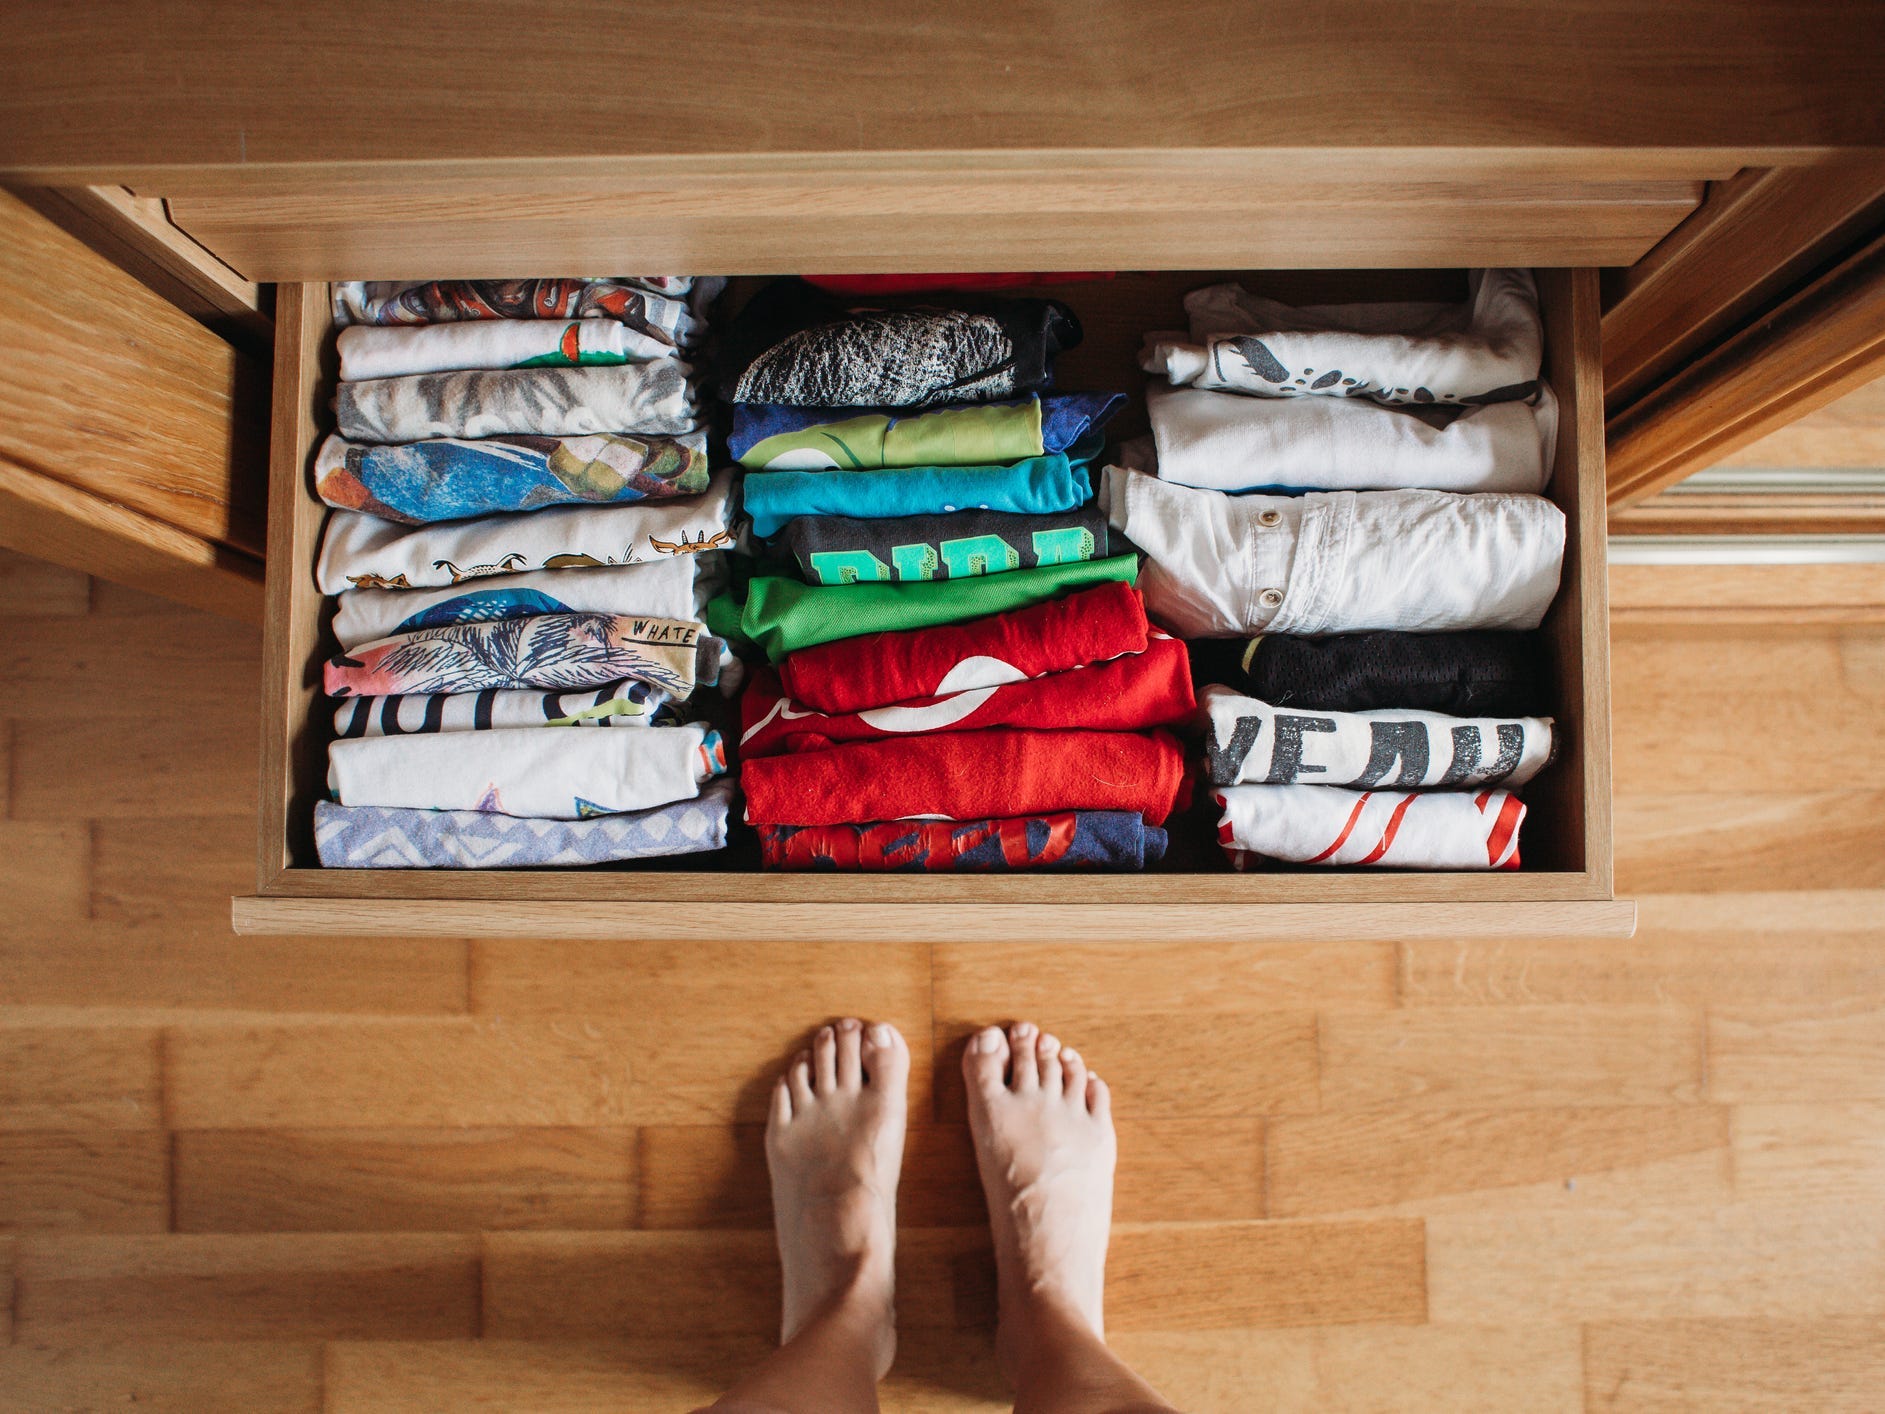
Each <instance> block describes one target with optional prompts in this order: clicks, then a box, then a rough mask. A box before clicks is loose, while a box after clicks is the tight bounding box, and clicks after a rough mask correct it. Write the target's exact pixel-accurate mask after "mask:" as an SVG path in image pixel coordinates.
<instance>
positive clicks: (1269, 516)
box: [1257, 511, 1283, 525]
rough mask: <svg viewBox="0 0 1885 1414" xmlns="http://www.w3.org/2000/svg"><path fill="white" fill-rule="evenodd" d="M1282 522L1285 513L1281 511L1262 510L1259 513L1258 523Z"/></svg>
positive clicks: (1276, 523)
mask: <svg viewBox="0 0 1885 1414" xmlns="http://www.w3.org/2000/svg"><path fill="white" fill-rule="evenodd" d="M1282 523H1283V513H1282V512H1281V511H1262V512H1260V513H1259V514H1258V515H1257V524H1258V525H1281V524H1282Z"/></svg>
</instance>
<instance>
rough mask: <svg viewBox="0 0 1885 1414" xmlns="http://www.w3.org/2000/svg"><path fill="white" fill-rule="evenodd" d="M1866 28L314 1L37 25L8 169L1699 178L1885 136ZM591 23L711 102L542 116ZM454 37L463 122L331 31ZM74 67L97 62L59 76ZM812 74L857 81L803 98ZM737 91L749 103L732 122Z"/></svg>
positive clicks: (13, 114) (93, 15)
mask: <svg viewBox="0 0 1885 1414" xmlns="http://www.w3.org/2000/svg"><path fill="white" fill-rule="evenodd" d="M1864 14H1865V12H1864V10H1863V9H1862V8H1860V7H1854V6H1851V5H1841V4H1828V3H1813V4H1807V5H1805V6H1803V7H1802V8H1801V9H1800V10H1799V11H1798V12H1797V13H1796V16H1795V23H1792V24H1787V25H1778V24H1775V23H1774V22H1773V19H1772V15H1771V12H1770V11H1768V10H1767V9H1765V8H1763V7H1762V6H1760V5H1758V4H1753V3H1745V2H1744V0H1741V2H1738V3H1731V4H1714V5H1703V4H1700V3H1698V0H1681V2H1680V3H1676V4H1671V5H1667V6H1658V7H1656V8H1654V9H1652V10H1648V11H1644V12H1641V13H1638V12H1636V11H1630V12H1627V13H1626V12H1620V11H1618V10H1615V9H1613V8H1610V7H1606V6H1603V5H1600V4H1595V3H1577V4H1567V5H1563V6H1554V7H1551V8H1550V9H1549V10H1542V11H1541V10H1530V9H1526V8H1523V7H1515V6H1510V5H1498V4H1488V5H1475V6H1472V7H1469V8H1468V9H1467V10H1465V11H1456V12H1453V19H1454V23H1452V24H1450V25H1447V26H1438V25H1436V24H1434V23H1433V16H1432V15H1431V14H1429V13H1426V12H1424V11H1422V10H1419V9H1410V10H1407V11H1402V12H1397V13H1393V14H1384V15H1382V16H1381V17H1380V18H1379V20H1378V22H1377V23H1374V24H1371V25H1369V26H1368V27H1366V29H1365V30H1364V31H1362V32H1359V33H1357V32H1356V31H1355V30H1354V28H1353V27H1352V26H1347V25H1342V24H1340V23H1338V22H1337V21H1336V19H1335V18H1334V17H1332V16H1323V15H1318V14H1315V13H1311V12H1302V13H1295V14H1290V15H1279V16H1276V17H1273V18H1266V21H1265V22H1263V23H1258V22H1257V21H1256V20H1255V19H1254V18H1235V17H1233V18H1232V19H1230V20H1228V21H1227V20H1226V19H1225V17H1223V16H1220V15H1205V14H1197V15H1180V16H1166V17H1159V18H1157V19H1155V18H1154V17H1153V16H1151V15H1148V14H1146V13H1145V12H1143V11H1141V10H1139V9H1136V8H1135V7H1133V6H1131V5H1126V4H1120V3H1113V0H1108V2H1107V3H1102V4H1098V5H1084V6H1078V7H1074V6H1069V5H1066V4H1060V3H1053V0H1039V2H1038V3H1030V4H1025V5H1022V6H1019V7H1016V6H1012V5H1010V6H1002V7H996V6H992V5H989V4H985V3H973V4H968V5H957V6H944V5H940V4H935V3H929V0H925V3H921V4H917V5H914V6H912V7H910V8H909V9H907V10H903V11H899V12H898V13H897V14H896V15H894V16H886V15H882V14H880V13H876V12H860V11H858V10H857V9H855V8H844V7H840V8H836V9H834V8H832V7H829V6H825V7H820V6H816V5H812V4H807V3H803V0H792V3H787V4H782V5H777V6H771V7H767V8H766V9H765V10H763V11H755V10H753V9H752V8H751V7H749V6H742V5H727V4H710V5H707V6H705V7H704V8H688V9H682V8H680V7H676V6H672V5H654V6H649V7H647V8H646V9H643V10H641V11H638V12H637V13H636V14H635V15H634V16H633V18H632V19H631V20H629V21H627V22H624V21H623V18H622V16H621V15H619V14H618V13H617V12H615V11H613V10H610V9H608V8H606V7H604V6H600V5H593V4H587V5H576V6H572V7H569V8H566V9H564V10H562V11H559V12H558V14H557V15H555V16H554V17H549V18H546V20H545V24H544V28H543V29H542V31H541V32H540V33H539V34H538V36H537V42H536V43H534V44H532V45H530V46H521V47H520V46H519V45H517V44H516V43H515V39H514V35H513V34H512V33H511V32H510V31H509V30H507V29H505V28H504V27H503V26H502V25H499V24H496V23H494V22H493V21H492V20H491V19H490V17H489V16H488V15H486V14H484V13H483V12H481V11H479V10H478V9H477V8H476V7H474V6H469V5H459V6H452V7H448V8H446V9H443V10H440V11H437V12H435V13H433V14H431V15H429V16H428V20H427V23H425V24H420V23H419V22H418V21H417V20H416V19H415V18H413V17H411V16H409V15H406V14H404V13H402V12H400V11H399V10H398V9H397V8H396V7H389V6H386V5H383V4H372V3H365V4H363V3H357V0H356V3H338V4H329V5H324V6H321V7H319V8H318V9H316V10H315V11H313V12H311V13H309V14H308V16H307V23H306V25H305V26H303V27H300V28H298V29H297V30H296V31H295V36H294V37H295V39H296V41H297V42H296V43H292V44H290V43H286V42H284V36H283V34H282V32H281V30H280V29H279V27H278V26H276V25H273V24H270V23H269V22H267V20H266V19H265V18H264V17H261V16H258V15H256V14H254V13H252V12H249V11H245V10H244V9H242V8H241V7H239V6H216V7H214V8H213V9H212V10H210V11H208V12H206V13H205V14H204V15H203V17H202V22H201V23H200V24H198V25H194V26H190V27H187V28H185V29H184V30H182V31H173V30H172V29H171V28H170V27H168V26H160V25H157V24H154V23H153V22H152V21H151V20H150V17H149V16H148V15H147V14H146V13H144V12H143V11H141V10H139V9H138V8H137V7H135V6H133V5H128V4H112V5H105V6H102V7H98V8H95V9H92V10H88V12H87V14H86V15H85V16H84V17H83V18H82V19H75V20H72V21H69V22H68V23H66V24H63V25H59V26H46V27H34V28H33V29H32V30H29V31H28V32H26V33H24V34H22V35H21V36H20V40H21V42H20V43H19V44H17V45H15V46H13V47H12V50H11V52H10V54H9V56H8V62H7V64H6V66H5V68H4V69H0V75H3V76H4V80H5V82H4V83H0V92H5V93H7V94H9V95H10V98H9V100H8V102H7V105H6V106H5V108H4V109H0V114H3V115H4V118H5V122H4V124H3V125H0V126H3V127H4V130H5V131H6V133H7V135H8V136H7V141H6V143H5V145H4V147H0V173H4V174H6V175H9V176H11V177H13V178H15V179H19V178H21V177H30V178H36V179H40V180H45V179H48V178H49V177H50V176H52V175H53V174H56V175H57V176H58V179H60V180H75V179H77V174H78V173H81V172H95V171H96V170H97V169H99V168H106V169H111V170H116V171H122V170H124V169H127V168H137V167H147V166H148V167H153V168H158V169H165V168H168V169H170V170H173V171H175V170H180V169H182V168H186V167H210V168H214V167H233V166H236V165H238V164H240V165H242V166H245V167H256V168H259V169H261V170H263V171H268V170H269V169H272V168H277V167H280V166H283V165H290V164H297V163H302V162H326V163H361V162H385V161H400V162H415V161H421V162H423V161H432V162H437V161H453V162H457V163H460V164H464V163H473V162H490V161H492V160H493V159H498V160H502V159H507V158H530V159H538V160H542V159H562V158H586V157H595V156H615V155H622V156H629V155H638V154H662V155H666V154H674V155H676V156H685V157H689V158H694V159H696V160H698V158H699V157H700V156H701V155H702V154H707V153H741V154H753V155H755V156H789V155H791V154H795V153H824V152H831V151H834V150H835V151H853V152H864V153H870V152H880V153H892V152H911V151H916V152H924V151H928V152H935V151H946V150H951V149H955V150H961V149H988V148H995V149H1006V150H1021V149H1029V148H1054V149H1059V148H1072V149H1108V148H1112V149H1122V148H1123V149H1131V148H1148V147H1150V148H1167V147H1177V148H1187V147H1207V148H1212V147H1216V148H1237V147H1268V148H1284V149H1288V148H1309V149H1315V150H1317V151H1327V150H1335V151H1338V152H1339V151H1340V150H1342V149H1364V150H1374V151H1376V152H1379V151H1381V150H1382V149H1384V148H1386V149H1392V148H1394V147H1395V146H1401V147H1406V146H1419V147H1428V148H1439V149H1449V148H1485V149H1493V150H1495V151H1498V150H1511V151H1514V152H1516V153H1523V154H1527V155H1529V154H1532V153H1538V152H1539V150H1541V149H1542V150H1543V153H1542V155H1544V156H1545V157H1547V158H1548V159H1556V160H1562V158H1563V157H1564V156H1565V155H1566V154H1574V153H1578V152H1580V151H1584V150H1587V149H1591V148H1598V149H1613V151H1612V152H1610V153H1608V154H1607V155H1608V156H1609V157H1610V161H1611V166H1610V168H1609V169H1605V168H1604V167H1603V165H1602V163H1601V162H1598V161H1596V160H1592V161H1590V162H1589V164H1588V166H1589V168H1590V169H1591V170H1598V171H1602V170H1611V171H1614V170H1616V168H1617V167H1619V166H1627V154H1629V153H1631V152H1641V151H1643V150H1645V149H1656V148H1668V147H1674V148H1683V149H1690V150H1692V151H1694V152H1696V153H1698V154H1705V155H1707V156H1708V157H1710V158H1713V159H1715V160H1719V159H1720V156H1721V152H1720V150H1721V149H1733V150H1734V151H1735V160H1736V162H1737V163H1744V162H1745V161H1748V160H1752V159H1754V158H1758V157H1760V156H1762V155H1767V154H1774V153H1782V154H1787V155H1798V154H1800V153H1802V152H1812V151H1815V150H1818V149H1822V148H1825V147H1829V146H1840V145H1872V144H1878V143H1880V142H1882V141H1885V130H1882V129H1881V126H1880V122H1879V119H1878V115H1877V113H1876V110H1875V109H1874V108H1873V107H1872V106H1871V103H1870V100H1871V99H1872V98H1873V97H1874V96H1875V95H1876V93H1877V91H1878V86H1879V81H1880V78H1881V75H1880V72H1879V68H1878V65H1877V60H1876V56H1875V55H1874V54H1872V53H1871V52H1870V51H1869V50H1868V49H1867V47H1866V46H1864V45H1861V44H1855V43H1853V42H1852V38H1853V35H1854V34H1855V32H1857V31H1856V29H1855V27H1856V26H1857V25H1859V24H1861V23H1862V22H1863V17H1864ZM612 27H613V28H612ZM605 30H606V31H609V32H611V33H612V34H614V35H615V37H616V41H617V43H619V44H621V45H622V46H625V47H626V49H627V50H628V51H629V52H648V51H649V50H650V49H652V48H655V47H658V48H659V49H660V50H661V52H662V53H663V55H664V57H666V58H667V59H669V60H671V61H672V62H673V63H674V64H675V65H676V66H677V69H678V71H680V72H686V73H700V74H712V75H713V82H712V83H711V84H709V85H703V86H701V88H700V89H699V90H698V91H690V90H688V89H686V88H678V89H677V90H676V91H674V92H672V93H664V95H663V102H661V103H659V104H653V105H651V104H648V103H646V102H645V101H641V100H642V95H640V94H636V95H633V96H631V95H630V94H628V93H625V92H611V91H604V92H599V93H585V94H583V95H582V98H581V101H580V102H577V101H571V102H566V103H564V104H561V105H559V108H560V109H561V110H563V111H560V112H559V113H558V114H557V117H556V119H555V120H554V121H552V120H551V119H550V118H549V117H548V116H547V114H546V112H545V110H544V109H543V108H542V107H541V106H539V105H537V104H535V103H533V102H532V101H530V99H529V98H527V97H526V95H537V94H542V93H551V92H563V91H564V89H565V88H566V86H567V78H568V70H567V66H566V56H567V55H568V54H569V53H572V52H583V51H584V50H585V47H586V46H587V45H588V44H590V43H592V42H593V37H594V36H595V35H597V34H599V33H602V32H604V31H605ZM440 32H450V33H452V34H453V35H454V36H455V37H456V38H455V47H456V48H457V49H458V51H459V53H460V57H461V62H462V63H463V64H464V65H466V66H467V67H470V68H482V69H485V70H496V69H498V68H500V67H501V68H503V69H504V71H506V72H507V73H509V74H510V76H511V78H512V83H511V84H507V85H506V86H505V89H504V91H503V92H500V93H494V94H492V95H490V96H489V102H488V104H487V105H486V106H485V107H484V108H483V109H482V110H481V111H480V112H479V114H478V116H477V119H476V121H473V120H472V118H471V116H470V115H469V114H468V113H467V111H466V106H465V104H464V102H463V91H462V89H461V88H459V87H458V86H457V85H456V84H454V83H452V82H448V81H447V80H446V78H445V77H444V76H443V75H438V74H425V73H419V74H415V75H414V77H413V79H412V81H411V82H410V83H409V84H407V85H403V86H402V87H401V89H400V91H399V93H398V94H397V95H396V101H395V100H394V99H391V98H389V95H388V94H387V93H386V92H385V90H384V89H383V88H382V87H381V86H379V85H376V84H374V83H372V82H371V81H370V77H369V75H368V74H366V73H364V72H362V71H361V70H360V68H359V66H358V65H352V64H348V63H347V62H345V60H346V58H347V57H348V50H347V47H346V43H345V41H344V39H343V38H342V36H345V35H349V34H357V33H373V34H375V35H376V37H377V40H378V42H379V43H381V44H383V45H384V46H385V47H386V49H387V51H388V52H403V51H414V52H417V51H420V50H422V49H423V46H424V44H425V43H426V41H427V39H428V38H429V37H431V36H433V35H436V34H437V33H440ZM107 36H108V37H109V40H110V42H108V43H107V42H105V37H107ZM1024 40H1025V41H1026V42H1024ZM74 52H83V53H87V54H88V55H91V56H92V57H93V62H92V63H91V64H88V65H86V66H85V67H84V68H83V69H79V70H75V69H74V68H73V66H72V65H71V64H70V60H69V56H70V55H71V54H72V53H74ZM898 53H920V54H922V56H923V58H924V61H925V62H924V67H923V73H922V81H921V82H911V80H910V76H909V74H908V73H907V72H906V71H904V70H902V69H899V68H897V67H896V66H886V65H885V64H884V63H883V57H884V56H885V55H886V54H898ZM553 56H554V57H553ZM1069 56H1077V64H1076V65H1075V67H1074V69H1073V70H1072V71H1071V72H1070V70H1069V67H1068V65H1069V62H1070V57H1069ZM1147 56H1158V57H1159V58H1160V59H1161V61H1162V62H1160V63H1156V64H1149V63H1147V62H1146V59H1147ZM219 69H220V70H225V71H226V74H225V75H222V76H220V81H217V80H216V78H215V77H213V76H218V70H219ZM808 72H818V73H827V74H844V75H845V76H846V78H847V80H848V82H847V83H846V84H844V85H841V86H833V87H834V88H835V89H836V91H834V92H833V93H831V94H829V95H823V96H820V97H819V98H817V99H816V100H814V99H813V98H812V96H811V95H810V94H808V93H807V92H806V89H805V87H804V85H803V83H802V82H801V79H802V76H803V74H805V73H808ZM1305 74H1309V75H1313V76H1314V82H1313V84H1305V82H1304V75H1305ZM1571 74H1575V76H1576V77H1575V81H1572V79H1571V77H1570V76H1571ZM54 78H57V79H58V80H59V83H58V84H57V86H55V85H54V84H53V79H54ZM1075 79H1077V81H1072V80H1075ZM729 93H737V94H740V95H741V97H742V101H741V102H740V103H739V104H727V103H725V102H724V101H722V100H723V96H724V95H725V94H729ZM1358 98H1365V100H1366V101H1357V99H1358ZM1614 149H1621V150H1622V152H1621V153H1618V152H1616V151H1614ZM1590 155H1591V156H1592V157H1593V158H1594V157H1595V154H1590ZM1717 174H1718V175H1726V172H1719V173H1717ZM86 179H87V180H91V179H92V178H91V177H89V176H88V177H87V178H86Z"/></svg>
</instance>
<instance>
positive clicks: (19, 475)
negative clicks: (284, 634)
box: [0, 457, 262, 624]
mask: <svg viewBox="0 0 1885 1414" xmlns="http://www.w3.org/2000/svg"><path fill="white" fill-rule="evenodd" d="M0 545H4V546H5V547H6V548H8V549H11V550H19V551H26V552H30V553H32V554H34V555H38V556H39V557H41V558H42V559H46V560H50V561H52V562H53V563H55V564H59V565H64V566H66V567H67V568H69V569H74V570H81V571H83V572H84V573H86V574H89V575H95V576H97V577H98V578H100V579H109V580H115V581H117V582H119V583H122V584H128V585H132V586H134V587H136V588H138V589H142V590H145V591H147V592H149V593H151V594H155V595H157V596H159V597H160V598H164V599H174V600H175V601H176V602H178V603H180V604H188V605H191V606H192V607H194V608H198V609H206V610H208V611H209V612H210V613H212V614H220V615H222V616H223V617H224V618H231V619H241V620H242V621H244V622H245V623H254V624H259V623H261V622H262V566H261V563H260V562H259V561H258V560H256V559H255V558H254V557H253V556H250V555H246V554H243V553H241V552H239V551H236V550H230V549H227V548H225V547H224V546H222V545H219V544H217V543H215V542H214V541H210V540H204V539H201V538H199V537H197V536H194V535H189V534H186V533H185V532H183V531H181V530H178V529H176V528H174V527H173V526H169V525H166V524H164V523H163V522H162V521H159V520H155V519H153V518H151V517H150V516H146V515H140V514H139V513H138V512H136V511H133V510H130V509H128V508H127V507H124V506H121V505H119V504H117V503H116V502H115V501H111V500H107V499H105V498H104V497H101V496H94V495H91V494H90V493H89V492H86V491H81V490H79V489H78V488H77V487H74V486H68V485H66V484H65V483H64V482H63V481H58V480H56V479H54V478H53V477H51V476H46V475H42V474H41V473H40V472H38V471H35V470H33V469H31V468H29V467H26V466H22V465H21V464H19V463H18V462H14V461H10V460H7V459H6V458H4V457H0Z"/></svg>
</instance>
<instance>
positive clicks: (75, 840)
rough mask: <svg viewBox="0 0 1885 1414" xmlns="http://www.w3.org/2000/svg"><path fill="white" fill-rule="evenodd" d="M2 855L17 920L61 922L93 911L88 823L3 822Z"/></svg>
mask: <svg viewBox="0 0 1885 1414" xmlns="http://www.w3.org/2000/svg"><path fill="white" fill-rule="evenodd" d="M0 859H4V860H5V861H6V874H7V883H8V886H9V887H8V900H7V902H8V906H9V908H10V909H11V910H13V916H14V917H15V918H24V919H30V920H32V922H33V923H34V924H35V925H53V926H57V925H60V924H66V923H71V922H74V921H76V920H78V919H81V918H86V917H88V916H89V915H90V912H91V872H92V836H91V831H90V830H89V829H88V828H87V827H86V825H85V822H84V821H82V820H59V821H52V822H35V823H26V822H23V821H18V820H0ZM4 946H5V945H4V944H0V948H4Z"/></svg>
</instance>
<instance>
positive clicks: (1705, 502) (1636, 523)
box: [1610, 448, 1885, 571]
mask: <svg viewBox="0 0 1885 1414" xmlns="http://www.w3.org/2000/svg"><path fill="white" fill-rule="evenodd" d="M1743 450H1746V449H1745V448H1744V449H1743ZM1610 534H1611V535H1612V537H1617V536H1630V535H1879V534H1885V496H1880V495H1871V494H1868V493H1866V492H1863V491H1860V490H1857V489H1853V490H1849V491H1825V492H1811V493H1808V492H1800V493H1794V492H1786V491H1767V490H1763V491H1760V492H1759V493H1758V494H1756V493H1753V492H1751V491H1745V492H1744V491H1720V492H1708V491H1703V490H1700V489H1698V488H1695V487H1694V486H1693V485H1692V484H1691V482H1688V481H1678V482H1676V483H1675V484H1674V485H1673V486H1667V487H1664V488H1663V489H1662V490H1661V491H1658V492H1656V494H1655V495H1653V496H1647V497H1645V498H1644V499H1643V500H1640V501H1634V502H1632V503H1631V504H1629V505H1627V506H1624V507H1622V508H1621V509H1620V510H1618V511H1616V512H1615V513H1614V514H1613V515H1612V516H1611V517H1610ZM1612 568H1613V570H1616V569H1639V568H1642V567H1641V566H1633V565H1631V566H1626V565H1616V564H1615V563H1614V562H1613V564H1612ZM1656 568H1661V566H1657V567H1656ZM1870 568H1871V569H1872V570H1874V571H1877V569H1878V566H1877V565H1873V566H1870Z"/></svg>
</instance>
